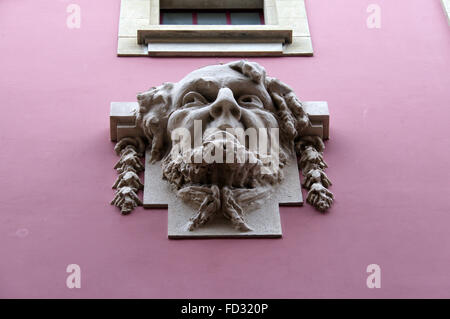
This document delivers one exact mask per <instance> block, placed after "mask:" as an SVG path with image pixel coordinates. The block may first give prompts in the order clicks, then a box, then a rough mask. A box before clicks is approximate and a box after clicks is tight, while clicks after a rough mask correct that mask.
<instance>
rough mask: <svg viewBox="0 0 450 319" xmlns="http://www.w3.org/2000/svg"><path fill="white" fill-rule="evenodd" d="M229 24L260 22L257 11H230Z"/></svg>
mask: <svg viewBox="0 0 450 319" xmlns="http://www.w3.org/2000/svg"><path fill="white" fill-rule="evenodd" d="M231 24H241V25H242V24H261V19H260V17H259V12H231Z"/></svg>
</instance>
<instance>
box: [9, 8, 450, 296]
mask: <svg viewBox="0 0 450 319" xmlns="http://www.w3.org/2000/svg"><path fill="white" fill-rule="evenodd" d="M119 2H120V1H119V0H95V1H92V0H68V1H63V0H59V1H58V0H40V1H35V0H21V1H17V0H2V1H0V74H1V76H0V97H1V102H0V110H1V112H0V115H1V116H0V146H1V147H0V185H1V186H0V187H1V190H0V297H64V298H66V297H68V298H72V297H74V298H75V297H153V298H154V297H163V298H166V297H180V298H186V297H189V298H200V297H234V298H243V297H254V298H260V297H268V298H272V297H274V298H279V297H288V298H300V297H369V298H372V297H373V298H378V297H450V203H449V201H450V169H449V165H450V152H449V146H450V138H449V124H450V121H449V118H450V108H449V106H450V105H449V95H450V81H449V74H450V59H449V57H450V41H449V36H450V29H449V26H448V24H447V21H446V17H445V14H444V12H443V10H442V7H441V4H440V1H439V0H396V1H392V0H339V1H329V0H309V1H307V8H308V14H309V21H310V28H311V33H312V36H313V44H314V48H315V56H314V57H313V58H256V59H253V60H255V61H257V62H259V63H261V64H262V65H264V66H265V67H266V69H267V72H268V73H269V74H270V75H271V76H275V77H279V78H280V79H282V80H283V81H285V82H287V83H288V84H290V85H291V86H292V87H293V88H294V89H295V90H296V92H297V93H298V95H299V97H300V98H301V99H303V100H306V101H308V100H309V101H310V100H326V101H328V102H329V106H330V109H331V114H332V116H331V139H330V141H329V142H328V143H327V149H326V151H325V158H326V160H327V162H328V163H329V166H330V168H329V169H328V171H327V172H328V174H329V176H330V178H331V179H332V180H333V181H334V185H333V187H332V191H333V192H334V193H335V195H336V202H335V205H334V207H333V208H332V209H331V211H330V213H329V214H326V215H322V214H319V213H317V212H316V211H314V210H313V209H312V208H311V207H309V206H304V207H302V208H299V207H292V208H286V207H283V208H281V215H282V216H281V217H282V227H283V231H284V237H283V238H282V239H279V240H273V239H272V240H261V239H260V240H185V241H170V240H168V239H167V237H166V233H167V212H166V211H165V210H144V209H142V208H139V209H137V210H136V211H135V212H134V213H133V214H132V215H130V216H126V217H124V216H121V215H120V214H119V213H118V211H117V209H116V208H114V207H112V206H110V205H109V201H110V200H111V198H112V196H113V191H112V190H111V185H112V183H113V182H114V180H115V178H116V173H115V171H114V170H113V168H112V167H113V165H114V163H115V162H116V160H117V157H116V155H115V154H114V152H113V144H112V143H111V142H110V141H109V137H108V134H109V122H108V111H109V103H110V102H111V101H132V100H134V99H135V94H136V93H137V92H138V91H143V90H145V89H147V88H149V87H151V86H153V85H158V84H161V83H162V82H164V81H176V80H178V79H180V78H181V77H182V76H183V75H184V74H186V73H187V72H189V71H191V70H193V69H195V68H198V67H200V66H203V65H207V64H214V63H217V62H227V61H230V60H231V59H228V58H185V59H179V58H173V59H162V58H161V59H152V58H117V57H116V55H115V52H116V45H117V43H116V38H117V28H118V16H119ZM70 3H76V4H79V5H80V6H81V10H82V22H81V28H80V29H68V28H67V27H66V17H67V13H66V7H67V5H68V4H70ZM370 3H376V4H379V5H380V6H381V9H382V12H381V14H382V15H381V17H382V26H381V29H368V28H367V26H366V18H367V16H368V14H367V13H366V8H367V6H368V5H369V4H370ZM72 263H75V264H79V265H80V266H81V269H82V288H81V289H72V290H70V289H68V288H67V287H66V284H65V280H66V276H67V274H66V272H65V270H66V266H67V265H68V264H72ZM372 263H376V264H379V265H380V266H381V269H382V287H381V289H368V288H367V286H366V277H367V274H366V266H367V265H369V264H372Z"/></svg>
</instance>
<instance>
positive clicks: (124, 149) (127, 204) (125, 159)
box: [111, 137, 145, 215]
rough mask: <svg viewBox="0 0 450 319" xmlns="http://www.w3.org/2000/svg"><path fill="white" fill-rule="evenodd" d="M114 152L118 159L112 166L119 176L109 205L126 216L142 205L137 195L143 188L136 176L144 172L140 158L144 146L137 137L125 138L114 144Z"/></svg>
mask: <svg viewBox="0 0 450 319" xmlns="http://www.w3.org/2000/svg"><path fill="white" fill-rule="evenodd" d="M114 150H115V151H116V154H117V155H119V156H120V159H119V161H118V162H117V163H116V165H115V166H114V168H115V169H116V170H117V172H118V173H119V176H118V177H117V180H116V182H115V183H114V185H113V186H112V188H113V189H116V190H117V191H116V194H115V196H114V199H113V200H112V201H111V205H115V206H117V207H118V208H119V209H120V211H121V213H122V214H124V215H126V214H129V213H131V211H132V210H133V209H134V208H136V207H137V206H141V205H142V202H141V200H140V199H139V196H138V194H137V193H138V191H139V190H141V189H143V188H144V185H143V184H142V182H141V180H140V179H139V175H138V174H139V173H140V172H142V171H143V170H144V166H143V165H142V162H141V159H140V157H142V156H143V153H144V150H145V144H144V142H143V141H142V139H141V138H139V137H138V138H130V137H126V138H123V139H121V140H120V141H119V142H118V143H117V144H116V147H115V148H114Z"/></svg>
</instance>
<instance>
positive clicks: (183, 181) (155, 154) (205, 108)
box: [111, 61, 333, 237]
mask: <svg viewBox="0 0 450 319" xmlns="http://www.w3.org/2000/svg"><path fill="white" fill-rule="evenodd" d="M137 98H138V106H137V107H136V109H135V113H134V125H128V128H127V130H125V131H124V128H123V126H120V125H112V126H111V129H112V130H117V131H115V132H114V134H113V132H111V136H113V135H114V136H117V137H118V139H119V141H118V143H117V145H116V152H117V154H118V155H120V156H121V158H120V160H119V162H118V163H117V165H116V167H115V168H116V169H117V170H118V172H119V174H120V175H119V178H118V179H117V181H116V183H115V184H114V186H113V187H114V188H117V193H116V196H115V198H114V200H113V202H112V204H114V205H116V206H117V207H119V208H120V209H121V211H122V213H123V214H127V213H129V212H131V211H132V209H134V208H135V207H136V206H138V205H142V204H144V205H145V206H152V204H155V203H156V202H155V201H154V200H153V202H152V200H149V202H148V203H146V200H147V199H146V195H147V193H150V197H151V193H155V192H161V193H164V194H165V195H167V196H168V197H167V198H168V199H167V201H168V206H169V237H191V236H192V237H199V236H200V237H202V235H203V237H204V236H207V237H223V236H225V237H229V236H231V237H232V236H234V235H236V236H244V237H245V236H248V237H251V236H252V235H254V236H271V237H275V236H279V235H281V226H279V217H278V220H277V219H276V218H275V219H274V218H272V217H273V216H275V215H274V214H278V208H277V206H278V203H280V204H283V203H285V204H289V203H290V204H292V203H294V202H295V201H292V200H291V202H290V201H289V199H286V198H288V197H289V196H290V192H291V193H292V191H293V190H297V192H298V194H293V195H292V196H291V197H292V198H294V197H298V198H300V199H299V200H298V201H297V202H296V204H301V190H300V187H298V189H296V187H295V186H296V185H294V184H295V183H298V171H297V165H296V161H295V158H296V156H297V155H298V156H299V157H300V160H299V162H298V163H299V165H300V168H301V169H302V172H303V175H304V184H303V186H304V187H305V188H306V189H308V190H309V193H308V196H307V201H308V203H310V204H311V205H313V206H314V207H316V208H317V209H318V210H320V211H325V210H327V209H328V208H329V207H330V205H331V204H332V201H333V195H332V194H331V193H330V192H329V191H328V189H327V188H328V187H329V186H330V185H331V182H330V181H329V179H328V177H327V176H326V175H325V173H324V169H325V168H326V167H327V166H326V164H325V162H324V160H323V157H322V152H323V149H324V144H323V142H322V139H323V138H328V114H327V107H326V103H325V104H324V103H322V104H320V103H319V104H317V103H316V104H314V103H313V102H311V103H309V104H308V103H301V102H300V101H299V100H298V99H297V97H296V96H295V94H294V92H293V91H292V89H290V88H289V87H288V86H287V85H285V84H283V83H282V82H280V81H279V80H277V79H274V78H271V77H268V76H266V72H265V70H264V68H263V67H261V66H260V65H258V64H257V63H253V62H248V61H236V62H232V63H228V64H224V65H212V66H207V67H204V68H201V69H199V70H195V71H193V72H191V73H190V74H188V75H187V76H186V77H185V78H183V79H182V80H181V81H179V82H177V83H164V84H163V85H161V86H159V87H154V88H152V89H150V90H149V91H146V92H144V93H141V94H139V95H138V97H137ZM319 109H321V110H319ZM318 110H319V111H318ZM113 115H114V114H113V113H112V116H111V123H115V124H120V123H118V122H120V121H121V119H120V117H114V118H113ZM131 118H133V115H131ZM113 119H114V121H113ZM127 119H128V120H130V115H128V118H127ZM120 130H121V131H120ZM124 132H125V133H124ZM144 153H147V156H148V158H146V163H145V169H146V170H147V167H148V170H149V171H150V170H154V171H155V172H156V171H158V170H159V174H160V175H159V176H148V175H147V172H146V181H145V185H146V186H145V187H146V188H147V185H148V189H145V190H144V192H145V194H146V195H144V203H142V201H141V200H140V199H139V197H138V194H137V193H138V191H139V190H140V189H142V188H143V184H142V183H141V182H140V180H139V176H138V173H139V172H140V171H142V170H144V165H142V162H141V160H140V157H141V156H143V155H144ZM292 163H293V164H292ZM286 170H288V171H289V172H288V176H286V174H285V173H286ZM292 172H294V174H291V173H292ZM291 175H297V181H296V179H295V176H294V178H292V177H293V176H291ZM147 177H148V178H147ZM160 178H162V180H164V181H162V180H157V181H156V179H160ZM147 179H148V180H147ZM166 193H171V194H170V195H169V194H166ZM164 194H163V195H161V196H162V197H164V196H165V195H164ZM170 196H172V197H170ZM179 202H182V204H181V203H179ZM274 203H275V204H276V205H275V206H274ZM166 204H167V203H166ZM154 206H158V205H154ZM274 207H275V208H274ZM270 214H272V215H270ZM171 216H172V217H171ZM250 216H251V218H250ZM250 220H251V221H250ZM271 224H277V225H271ZM208 227H209V228H210V229H209V230H208ZM171 234H172V236H171ZM177 234H178V235H179V236H177ZM197 235H199V236H197Z"/></svg>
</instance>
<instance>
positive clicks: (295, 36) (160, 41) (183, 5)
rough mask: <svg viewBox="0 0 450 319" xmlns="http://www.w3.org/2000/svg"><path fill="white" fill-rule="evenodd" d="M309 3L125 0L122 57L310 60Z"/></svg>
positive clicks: (286, 0) (295, 0)
mask: <svg viewBox="0 0 450 319" xmlns="http://www.w3.org/2000/svg"><path fill="white" fill-rule="evenodd" d="M312 54H313V50H312V43H311V36H310V32H309V27H308V19H307V15H306V7H305V0H222V1H216V0H190V1H186V0H122V4H121V14H120V23H119V43H118V55H119V56H226V55H228V56H244V57H245V56H283V55H298V56H301V55H303V56H311V55H312Z"/></svg>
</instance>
